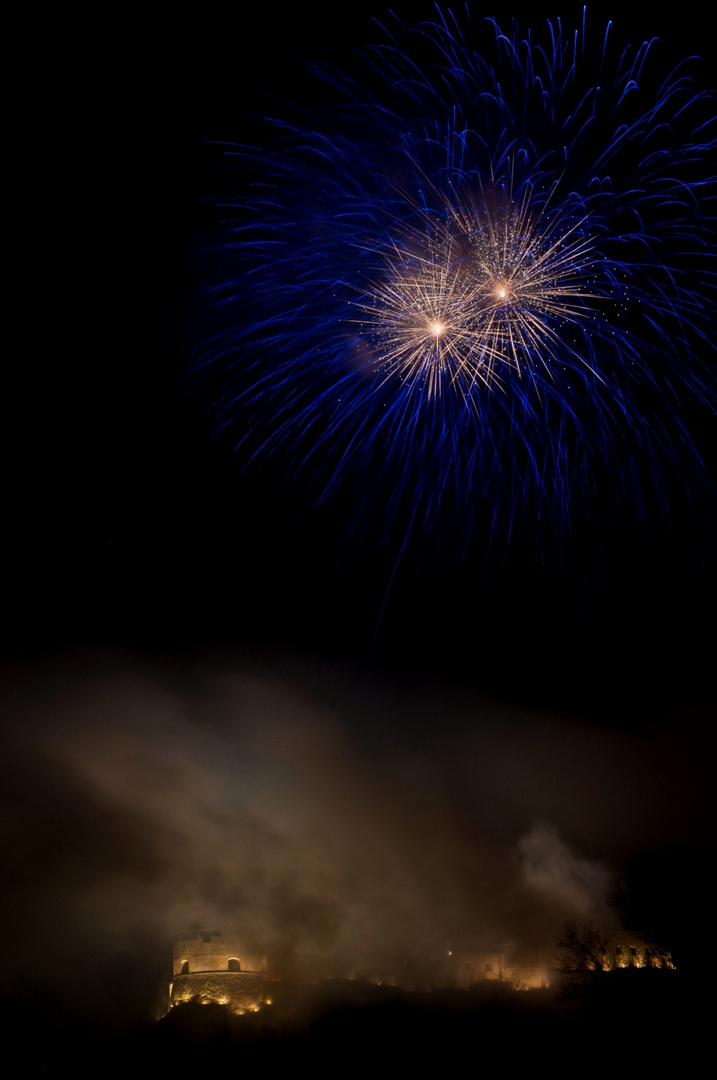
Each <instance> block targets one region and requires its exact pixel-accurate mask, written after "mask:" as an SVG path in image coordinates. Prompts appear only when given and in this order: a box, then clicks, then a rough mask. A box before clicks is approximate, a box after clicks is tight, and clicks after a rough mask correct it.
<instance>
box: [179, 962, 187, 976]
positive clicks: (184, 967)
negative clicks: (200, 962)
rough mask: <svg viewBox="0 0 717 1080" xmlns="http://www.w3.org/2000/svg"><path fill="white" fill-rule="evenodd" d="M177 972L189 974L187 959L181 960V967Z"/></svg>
mask: <svg viewBox="0 0 717 1080" xmlns="http://www.w3.org/2000/svg"><path fill="white" fill-rule="evenodd" d="M179 974H180V975H188V974H189V961H188V960H182V968H181V970H180V972H179Z"/></svg>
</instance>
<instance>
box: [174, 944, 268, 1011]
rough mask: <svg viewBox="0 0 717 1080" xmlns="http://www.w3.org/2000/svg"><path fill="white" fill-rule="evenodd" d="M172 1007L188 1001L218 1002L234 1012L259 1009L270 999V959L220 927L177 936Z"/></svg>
mask: <svg viewBox="0 0 717 1080" xmlns="http://www.w3.org/2000/svg"><path fill="white" fill-rule="evenodd" d="M173 975H174V977H173V980H172V982H171V983H170V984H169V1007H170V1009H171V1008H172V1006H174V1005H179V1004H180V1003H181V1002H185V1001H198V1002H201V1003H202V1004H208V1003H209V1002H216V1003H217V1004H219V1005H226V1006H228V1007H229V1008H230V1009H231V1010H232V1011H233V1012H236V1013H244V1012H256V1011H257V1010H258V1009H260V1008H261V1006H262V1005H264V1004H266V1003H267V1002H268V997H267V976H266V959H265V958H264V957H262V956H260V955H257V954H252V953H247V952H246V950H243V949H240V948H238V947H237V945H236V943H235V942H234V941H232V940H231V939H230V938H227V937H224V935H223V934H222V933H221V932H220V931H219V930H187V931H185V932H184V933H181V934H175V936H174V965H173Z"/></svg>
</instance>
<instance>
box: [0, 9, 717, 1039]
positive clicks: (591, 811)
mask: <svg viewBox="0 0 717 1080" xmlns="http://www.w3.org/2000/svg"><path fill="white" fill-rule="evenodd" d="M426 7H427V6H426ZM618 8H619V10H618V11H617V12H616V13H615V15H614V16H613V17H614V18H615V20H616V22H617V28H618V30H619V33H620V35H621V37H622V38H623V39H624V40H634V39H636V38H638V37H639V38H640V40H642V38H643V37H646V36H652V34H653V33H654V34H656V35H657V36H659V37H661V38H662V39H663V41H664V42H665V49H666V50H668V51H669V55H670V56H672V57H673V58H674V59H675V60H677V59H680V58H681V57H682V56H683V55H686V54H688V53H692V52H700V53H701V54H702V55H703V56H704V57H705V60H706V61H707V63H706V65H705V76H704V78H703V83H704V84H705V85H709V77H710V75H711V73H712V72H713V70H714V69H713V67H711V66H710V65H711V63H712V61H713V60H714V45H713V43H712V42H710V41H709V40H706V39H705V35H704V34H701V33H699V31H698V28H695V27H685V26H683V25H680V24H678V25H675V24H674V23H671V22H669V21H667V20H666V19H664V18H662V19H661V18H660V17H659V15H658V14H657V13H656V12H655V13H654V16H652V15H651V18H653V19H654V26H653V25H650V26H647V25H642V23H641V22H639V21H638V20H637V19H636V18H630V17H629V11H628V17H627V18H626V17H625V15H624V12H623V9H624V5H622V4H621V5H618ZM577 9H578V5H574V6H568V5H563V6H562V9H561V10H562V12H563V13H564V12H566V11H567V12H568V13H569V14H570V13H572V12H575V11H576V10H577ZM399 10H401V8H400V6H399ZM410 12H411V16H410V17H411V18H412V17H413V16H414V14H415V15H417V14H418V12H417V11H416V9H415V7H413V6H411V8H410ZM373 13H374V12H373V10H371V12H370V13H367V8H366V5H363V4H362V5H360V6H359V10H354V11H352V12H351V13H350V14H348V15H346V14H344V13H342V15H341V22H340V24H339V22H338V21H337V22H336V24H335V25H327V24H326V23H325V22H323V21H322V20H321V18H320V16H319V15H318V13H315V12H313V11H311V10H309V11H308V12H305V11H304V12H302V13H301V14H299V13H298V9H297V11H296V12H295V13H294V14H292V15H290V16H288V17H287V16H281V17H278V16H277V14H276V12H274V11H273V10H267V11H262V10H259V11H256V12H253V13H252V20H253V22H252V25H251V27H250V26H249V25H247V23H246V22H245V21H244V20H243V19H242V17H241V16H240V14H239V13H238V10H237V13H235V14H232V15H227V12H226V11H221V12H214V11H213V10H212V9H211V7H206V6H204V7H202V9H201V11H200V12H199V13H198V14H197V15H195V16H192V17H189V16H180V15H178V14H175V13H173V14H172V18H171V21H170V20H168V21H167V22H164V21H163V20H160V19H159V18H158V17H151V18H149V19H144V20H141V19H139V18H137V19H134V18H133V17H131V16H129V15H120V14H118V15H117V19H116V22H114V23H113V21H112V19H111V18H110V17H108V16H107V15H105V14H103V15H102V17H101V21H99V19H98V22H97V23H96V25H90V24H86V23H84V22H83V24H82V26H80V25H79V24H78V25H76V26H74V27H73V25H71V22H67V21H65V20H64V17H63V18H62V20H60V16H58V17H57V19H58V23H57V25H55V26H48V27H47V28H46V30H45V32H43V34H42V36H41V37H39V36H38V37H36V39H35V42H34V45H33V47H32V48H28V50H27V54H26V55H27V71H28V75H29V80H28V83H27V84H26V86H25V88H22V87H21V88H20V91H19V92H20V94H21V96H23V95H24V100H23V109H22V111H23V113H24V114H25V115H26V116H28V115H29V122H27V121H26V122H24V123H23V124H19V125H18V140H17V145H18V148H19V149H18V160H19V163H20V170H21V181H20V184H21V192H22V194H23V196H24V197H23V199H22V200H21V201H22V205H23V206H24V207H25V209H24V210H23V215H24V216H23V218H22V232H23V241H22V248H21V253H20V254H19V255H18V256H17V265H16V267H15V268H14V270H15V288H16V290H17V295H18V301H17V307H16V308H15V307H14V306H13V307H11V309H10V319H9V323H10V324H11V325H19V332H18V333H17V334H16V335H15V340H14V342H12V343H10V342H9V343H8V344H9V348H8V349H7V359H6V369H5V370H6V388H7V389H6V395H5V402H6V420H5V427H6V431H7V432H8V435H9V440H8V449H7V450H6V453H5V466H6V468H5V484H4V500H3V501H4V519H5V525H4V530H3V533H4V545H3V547H4V564H5V570H6V575H5V588H4V590H3V593H4V595H3V605H2V612H3V617H2V634H3V658H2V660H3V663H2V683H1V684H0V694H1V696H2V709H3V714H4V715H5V716H6V718H7V719H6V725H7V728H6V730H7V738H6V750H7V758H8V763H9V768H8V769H7V778H6V779H7V784H6V785H5V787H6V791H5V793H4V794H3V801H4V804H5V809H4V812H3V817H4V819H5V821H6V823H7V853H6V855H5V857H4V858H5V866H6V872H8V871H9V875H8V878H7V883H8V884H7V885H6V888H5V890H4V893H3V900H4V904H5V911H4V913H3V921H4V924H5V925H6V926H7V925H12V926H14V927H16V928H17V931H18V932H17V935H16V936H15V937H14V940H13V942H12V943H11V945H10V946H9V951H6V953H5V959H4V963H3V978H4V979H5V983H4V986H3V996H4V1000H5V1001H17V1000H18V993H19V1000H21V1001H22V1002H24V1003H34V1004H37V1003H38V1002H39V1001H40V1000H42V1001H43V1002H44V1004H45V1005H46V1006H47V1007H48V1010H50V1009H52V1010H55V1015H56V1016H62V1017H72V1018H73V1019H74V1018H76V1017H77V1016H80V1017H82V1018H83V1022H84V1020H85V1019H88V1022H91V1023H94V1022H99V1020H98V1018H102V1022H104V1021H105V1018H106V1017H107V1016H108V1015H109V1013H110V1012H113V1011H114V1010H115V1008H116V1005H117V1003H118V1002H119V1003H120V1012H121V1013H122V1014H123V1015H124V1016H125V1017H127V1023H128V1024H129V1023H130V1022H132V1023H134V1022H136V1021H137V1020H138V1018H140V1019H141V1018H145V1017H146V1016H156V1015H157V1014H158V1012H159V1011H161V1004H162V992H163V987H164V983H165V981H166V979H167V977H168V973H167V970H166V968H167V967H168V959H167V957H168V950H169V944H168V942H169V936H170V935H171V933H173V932H174V931H175V930H178V929H182V928H183V927H184V926H185V925H193V924H196V923H198V922H200V921H202V922H204V924H206V923H207V922H211V923H212V924H215V925H221V926H226V927H228V928H231V929H232V930H235V929H236V930H237V932H245V931H246V929H247V928H248V930H249V932H250V933H251V934H253V935H255V936H258V937H259V938H260V939H261V940H263V941H271V942H272V943H273V944H274V945H275V946H276V943H277V942H278V946H277V947H281V948H284V949H291V948H295V949H298V950H299V952H301V950H303V952H301V955H303V956H304V957H305V963H306V965H307V966H308V968H311V965H312V964H313V965H315V967H316V969H317V970H319V969H321V965H322V964H331V963H339V964H340V963H343V962H344V961H345V962H346V963H349V960H350V958H351V956H352V955H354V954H355V951H356V950H359V951H360V950H368V951H371V950H373V953H374V954H376V955H378V954H381V953H383V952H390V951H392V953H393V954H394V955H396V956H399V955H400V956H401V957H403V958H404V959H405V960H406V962H407V963H408V962H411V961H412V959H414V958H415V955H418V954H419V953H420V952H421V951H422V949H423V944H422V943H423V942H425V941H429V942H430V945H431V946H433V945H436V946H437V945H439V944H440V945H443V944H444V943H445V941H446V940H449V939H451V940H453V939H456V938H458V939H460V940H462V941H465V940H466V939H468V938H470V937H471V936H472V935H473V936H475V937H476V938H481V939H482V940H511V939H514V938H517V937H526V938H527V937H530V936H531V935H532V936H533V937H536V938H537V937H540V936H541V935H546V936H550V935H551V934H553V933H554V932H555V931H556V929H557V928H559V925H560V923H561V921H562V920H564V919H565V918H570V917H577V918H592V919H594V920H596V921H602V922H607V923H610V922H612V924H613V925H617V924H619V923H621V922H622V923H626V924H631V925H633V928H637V929H642V928H647V929H648V930H649V931H652V930H653V929H654V932H656V933H662V934H664V935H666V937H667V938H669V942H668V943H669V944H670V945H671V946H672V948H673V951H674V953H675V956H676V957H677V958H678V960H679V961H680V962H681V963H682V964H683V966H684V967H685V969H687V970H692V967H691V965H693V966H694V967H695V969H696V964H694V951H693V950H694V949H695V948H696V938H695V933H694V931H693V930H692V929H691V927H694V926H696V925H700V924H702V923H703V921H704V920H705V919H706V917H707V912H708V911H709V908H708V905H707V900H706V880H707V875H706V869H703V868H704V867H705V865H706V862H707V856H708V845H709V841H710V838H711V830H710V820H709V817H710V802H711V800H710V799H709V796H708V792H709V788H710V784H711V781H712V776H711V773H712V768H713V766H712V761H713V756H712V750H711V738H712V725H713V722H714V711H715V693H714V656H715V645H716V641H715V618H714V612H715V601H716V600H717V588H716V585H717V573H716V570H715V559H714V537H715V526H716V525H717V518H716V514H715V499H714V492H713V491H711V490H710V489H709V485H708V484H706V483H705V484H703V485H702V486H701V487H697V486H689V487H686V490H685V493H684V497H682V498H675V500H674V502H673V505H672V507H671V509H670V513H669V515H668V516H667V517H666V518H664V519H663V520H662V521H659V520H657V515H653V516H652V518H651V520H650V522H649V524H648V526H647V527H646V528H644V529H643V527H642V526H641V525H640V524H639V523H637V522H633V521H632V516H631V514H630V510H629V508H626V509H625V514H624V516H623V518H621V519H620V520H619V521H618V523H617V524H615V525H613V526H612V527H611V528H610V529H608V530H599V529H598V527H597V524H596V522H595V520H594V519H593V520H589V521H587V522H586V521H576V522H572V523H570V526H571V527H570V529H569V530H567V529H566V532H565V534H564V535H563V537H561V539H560V541H556V542H555V544H553V545H544V546H543V547H542V548H541V547H539V546H538V545H536V544H535V543H534V542H532V540H531V537H530V536H529V535H523V536H518V537H517V538H516V539H515V541H514V542H512V543H507V542H506V543H502V542H501V543H498V544H494V545H493V547H492V548H491V549H490V550H488V551H487V550H486V545H485V544H483V543H481V541H480V536H478V538H476V540H475V541H474V543H473V545H472V547H471V549H470V551H469V553H468V555H467V556H466V557H465V558H463V559H461V558H459V557H458V555H457V553H456V552H455V550H454V549H453V547H452V546H451V543H450V541H448V542H445V543H444V542H443V541H442V540H441V537H440V535H438V538H436V537H435V536H433V537H431V539H430V541H429V542H428V543H427V544H426V545H425V546H424V545H423V544H422V542H421V541H420V540H419V539H414V540H413V541H412V542H411V543H410V544H409V545H408V548H407V550H406V551H405V552H404V553H403V554H402V555H401V557H400V559H399V550H398V546H397V545H396V544H391V543H389V544H388V545H384V546H383V547H381V548H380V549H376V546H375V544H373V543H372V542H371V540H370V537H369V539H368V540H366V539H365V538H362V536H361V535H360V529H359V528H358V527H357V525H356V524H355V523H353V522H352V519H351V513H350V507H349V506H348V505H347V503H346V500H345V499H344V498H343V497H342V496H338V497H337V498H336V500H335V501H333V502H329V503H326V504H325V505H322V506H321V507H319V508H312V506H311V505H310V500H309V497H308V495H307V489H306V488H305V487H303V486H302V484H301V482H300V481H296V480H294V481H293V482H289V481H288V480H287V477H286V468H285V463H284V462H282V460H281V459H280V458H276V459H270V460H268V461H265V462H263V463H260V464H256V465H252V466H250V467H246V462H245V461H244V460H242V459H241V455H240V454H235V453H234V452H233V448H232V441H231V439H230V438H228V437H226V436H222V435H216V433H215V432H214V421H213V418H212V414H211V405H212V401H211V380H207V379H201V378H198V377H197V376H196V375H193V374H192V373H191V366H192V362H193V351H192V350H193V348H195V347H196V345H197V340H198V338H199V337H200V335H201V334H202V333H203V328H204V327H205V326H206V325H207V320H208V319H209V316H208V314H207V307H206V304H205V302H204V301H203V299H202V297H201V293H200V289H201V286H202V283H203V282H202V273H203V270H202V267H203V261H202V259H201V258H200V257H198V256H197V254H196V253H197V251H198V250H199V249H200V248H201V247H202V246H203V245H205V244H206V243H207V240H208V238H210V237H211V236H212V230H213V229H214V228H215V217H216V215H215V211H214V209H213V207H212V204H211V196H212V195H214V194H215V193H216V192H217V190H218V189H219V188H220V187H222V186H226V184H227V182H228V178H227V175H226V170H224V169H223V167H222V162H221V156H220V153H219V151H218V150H217V149H216V147H215V146H213V145H211V143H212V141H213V140H223V139H229V140H236V141H238V142H242V141H245V142H251V140H252V138H254V137H255V134H254V133H255V132H256V130H257V124H256V122H255V121H254V120H253V119H251V118H247V117H248V115H249V116H250V114H252V113H254V112H261V111H268V110H270V109H271V105H270V104H267V103H266V101H265V95H267V94H268V95H274V96H275V97H276V98H277V99H279V100H282V99H286V98H292V99H293V100H304V101H306V102H307V103H308V107H309V108H311V109H323V108H324V107H325V105H326V101H325V100H324V98H323V97H322V94H325V91H322V90H321V89H320V88H318V89H317V88H316V86H315V85H314V84H313V83H312V81H311V79H310V77H309V76H308V75H307V74H306V72H305V70H304V65H303V60H305V59H306V60H309V61H314V60H324V59H326V60H329V61H330V62H333V63H335V64H336V65H337V66H341V65H342V64H346V63H347V62H349V58H350V56H351V52H352V49H353V48H354V47H355V46H360V45H362V44H364V43H365V42H366V41H368V40H371V38H372V36H374V35H375V32H374V31H373V30H372V28H371V19H370V16H371V14H373ZM486 13H488V12H486ZM555 13H556V12H555V11H553V10H552V9H551V10H546V11H545V12H544V14H545V15H546V16H550V15H553V14H555ZM557 13H560V12H557ZM506 14H507V15H508V16H509V15H510V14H511V11H508V10H507V9H506ZM517 14H518V15H522V14H523V13H522V12H521V11H517ZM607 14H609V13H608V12H606V11H604V10H603V11H601V14H600V16H598V15H597V14H595V16H594V20H595V22H596V23H597V22H599V23H602V22H603V21H604V19H605V17H606V16H607ZM499 17H500V18H502V14H501V15H500V16H499ZM336 18H337V20H338V16H337V17H336ZM506 22H507V18H506ZM531 22H532V23H533V25H537V24H538V22H539V17H538V15H536V14H535V9H534V8H533V9H531ZM81 31H82V34H84V33H87V32H88V31H89V34H90V37H91V39H92V42H93V44H92V47H91V48H90V49H89V50H88V51H87V52H85V51H84V50H83V49H80V48H79V45H78V40H79V36H81V34H80V32H81ZM33 73H34V74H33ZM38 84H39V85H41V86H42V93H41V96H40V101H39V103H38V104H37V105H35V106H31V105H30V102H31V90H30V87H31V86H33V85H38ZM14 303H15V302H14V301H13V305H14ZM705 348H706V346H705ZM711 362H712V363H714V359H712V361H711ZM695 413H696V415H695V416H694V418H693V420H691V422H692V425H693V432H694V436H695V442H696V445H697V446H698V449H699V452H700V453H701V455H702V457H703V460H704V462H705V469H706V471H707V472H710V471H711V472H712V474H713V475H714V468H715V464H717V440H716V439H715V435H714V416H713V415H712V414H711V412H710V410H709V409H708V408H707V407H705V408H704V409H703V410H698V409H696V410H695ZM379 467H380V463H378V462H377V463H376V468H379ZM367 482H370V475H368V476H367ZM610 499H611V496H607V495H606V502H607V501H610ZM597 516H598V517H599V508H598V511H597ZM618 895H619V896H620V897H621V899H620V900H619V902H618V904H617V906H615V903H614V901H615V897H616V896H618ZM611 900H612V901H613V903H612V905H611V903H610V901H611ZM367 926H370V927H371V930H370V933H368V932H367V931H366V927H367ZM417 943H421V944H420V946H419V945H418V944H417ZM77 957H81V961H80V962H78V963H76V958H77ZM108 969H112V971H113V972H114V975H113V977H112V984H113V987H114V989H112V990H109V989H108V988H107V983H106V972H107V971H108ZM312 970H313V969H312ZM70 971H71V972H72V973H71V974H70ZM18 987H19V991H18ZM100 987H101V989H99V988H100ZM90 999H92V1003H91V1004H88V1001H89V1000H90ZM48 1002H49V1005H48ZM158 1002H159V1004H158ZM116 1022H117V1021H115V1023H116ZM120 1026H121V1024H120Z"/></svg>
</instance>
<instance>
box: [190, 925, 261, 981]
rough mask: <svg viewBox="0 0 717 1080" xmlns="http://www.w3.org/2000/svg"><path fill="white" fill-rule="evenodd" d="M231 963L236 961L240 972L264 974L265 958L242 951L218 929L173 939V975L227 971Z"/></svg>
mask: <svg viewBox="0 0 717 1080" xmlns="http://www.w3.org/2000/svg"><path fill="white" fill-rule="evenodd" d="M230 960H238V961H239V970H240V971H254V972H259V973H261V974H264V975H265V974H266V958H265V957H263V956H261V955H260V954H258V953H257V952H256V951H252V950H247V949H245V948H243V947H242V946H241V945H240V944H238V943H237V942H235V941H234V940H232V938H228V937H225V936H224V935H223V934H222V933H221V932H220V931H219V930H189V931H187V932H186V933H182V934H176V935H175V937H174V965H173V973H174V975H175V976H177V975H181V974H188V973H193V972H196V971H228V969H229V961H230ZM185 965H186V967H185Z"/></svg>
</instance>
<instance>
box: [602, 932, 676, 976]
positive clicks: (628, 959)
mask: <svg viewBox="0 0 717 1080" xmlns="http://www.w3.org/2000/svg"><path fill="white" fill-rule="evenodd" d="M608 963H609V966H610V967H611V968H629V967H636V968H644V967H653V968H668V969H671V968H674V964H673V963H672V957H671V955H670V952H669V950H668V949H664V948H661V947H659V946H657V945H655V944H653V943H652V942H650V941H648V940H647V939H646V938H645V935H644V934H637V933H634V932H633V931H630V930H620V931H617V932H615V933H614V934H612V935H611V937H610V945H609V958H608Z"/></svg>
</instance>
